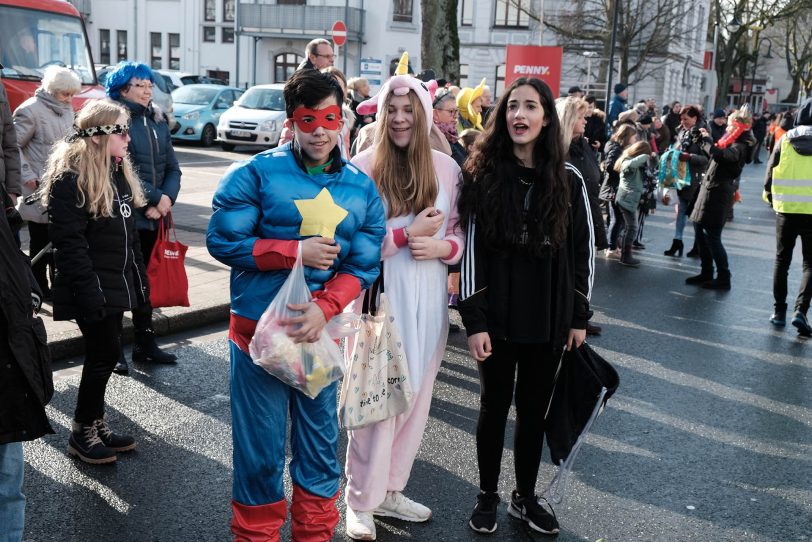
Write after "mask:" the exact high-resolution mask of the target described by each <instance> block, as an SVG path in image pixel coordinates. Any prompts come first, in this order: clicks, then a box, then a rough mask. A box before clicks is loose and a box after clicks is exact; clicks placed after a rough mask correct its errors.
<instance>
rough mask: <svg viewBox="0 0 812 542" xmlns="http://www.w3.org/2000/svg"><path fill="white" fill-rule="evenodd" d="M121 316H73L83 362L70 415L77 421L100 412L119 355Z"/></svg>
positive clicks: (85, 420) (102, 413)
mask: <svg viewBox="0 0 812 542" xmlns="http://www.w3.org/2000/svg"><path fill="white" fill-rule="evenodd" d="M122 316H123V313H121V312H117V313H115V314H110V315H107V316H105V317H104V318H103V319H101V320H98V321H93V322H88V321H87V320H83V319H81V318H79V319H77V320H76V323H77V324H79V329H80V330H81V332H82V338H83V339H84V340H85V364H84V366H83V367H82V379H81V381H80V382H79V397H78V399H77V400H76V412H75V413H74V415H73V417H74V419H75V420H76V421H77V422H80V423H85V424H88V423H90V422H92V421H93V420H97V419H99V418H101V417H102V416H104V392H105V390H106V389H107V381H108V380H110V375H111V374H112V373H113V367H115V366H116V362H117V361H118V358H119V357H120V356H121V317H122Z"/></svg>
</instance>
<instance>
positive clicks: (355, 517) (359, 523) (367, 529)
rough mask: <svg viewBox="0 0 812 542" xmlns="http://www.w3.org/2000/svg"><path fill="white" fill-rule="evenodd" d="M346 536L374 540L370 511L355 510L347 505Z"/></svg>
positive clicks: (373, 526) (373, 525)
mask: <svg viewBox="0 0 812 542" xmlns="http://www.w3.org/2000/svg"><path fill="white" fill-rule="evenodd" d="M346 524H347V536H349V537H350V538H352V539H353V540H375V521H374V520H373V519H372V512H356V511H355V510H353V509H352V508H350V507H349V506H348V507H347V514H346Z"/></svg>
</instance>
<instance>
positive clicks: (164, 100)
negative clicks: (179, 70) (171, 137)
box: [96, 64, 175, 130]
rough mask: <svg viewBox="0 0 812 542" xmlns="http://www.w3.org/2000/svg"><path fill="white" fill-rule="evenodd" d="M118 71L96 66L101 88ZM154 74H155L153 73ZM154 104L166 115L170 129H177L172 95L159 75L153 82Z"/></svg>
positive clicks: (111, 67) (109, 67)
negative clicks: (108, 77) (109, 76)
mask: <svg viewBox="0 0 812 542" xmlns="http://www.w3.org/2000/svg"><path fill="white" fill-rule="evenodd" d="M115 69H116V67H115V66H101V67H100V66H99V65H98V64H96V77H97V78H98V80H99V84H100V85H101V86H105V83H106V82H107V76H108V75H110V73H111V72H113V71H114V70H115ZM153 73H155V72H154V71H153ZM152 82H153V83H154V84H153V86H152V103H154V104H157V105H158V107H160V108H161V111H163V112H164V114H165V115H166V120H167V122H168V123H169V129H170V130H172V129H174V128H175V115H174V114H173V103H172V95H171V94H170V90H169V87H168V86H167V85H166V82H165V81H164V79H163V78H162V77H158V76H157V75H156V76H155V78H154V79H153V81H152Z"/></svg>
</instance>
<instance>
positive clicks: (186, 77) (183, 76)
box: [152, 70, 203, 92]
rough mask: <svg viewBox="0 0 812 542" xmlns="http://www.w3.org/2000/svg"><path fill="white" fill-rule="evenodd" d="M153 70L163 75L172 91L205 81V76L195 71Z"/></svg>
mask: <svg viewBox="0 0 812 542" xmlns="http://www.w3.org/2000/svg"><path fill="white" fill-rule="evenodd" d="M152 71H153V72H155V73H157V74H160V76H161V77H163V79H164V81H165V82H166V85H167V87H169V92H172V91H173V90H175V89H176V88H180V87H182V86H183V85H196V84H198V83H202V82H203V81H201V78H202V77H203V76H202V75H195V74H193V73H187V72H179V71H177V70H152Z"/></svg>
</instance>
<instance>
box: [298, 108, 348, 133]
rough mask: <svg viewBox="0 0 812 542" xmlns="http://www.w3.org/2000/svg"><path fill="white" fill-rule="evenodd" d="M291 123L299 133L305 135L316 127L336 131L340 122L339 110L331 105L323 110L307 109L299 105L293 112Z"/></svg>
mask: <svg viewBox="0 0 812 542" xmlns="http://www.w3.org/2000/svg"><path fill="white" fill-rule="evenodd" d="M293 122H295V123H296V125H297V126H298V127H299V129H300V130H301V131H303V132H305V133H307V134H309V133H311V132H313V131H314V130H315V129H316V128H318V127H322V128H324V129H325V130H338V126H339V123H340V122H341V108H340V107H338V106H337V105H331V106H330V107H325V108H324V109H309V108H307V107H305V106H303V105H300V106H299V107H297V108H296V110H295V111H294V112H293Z"/></svg>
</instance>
